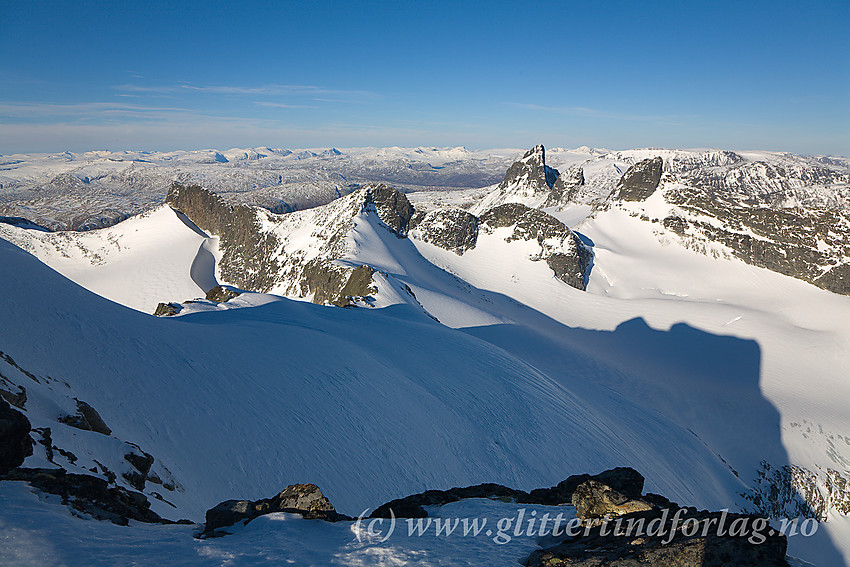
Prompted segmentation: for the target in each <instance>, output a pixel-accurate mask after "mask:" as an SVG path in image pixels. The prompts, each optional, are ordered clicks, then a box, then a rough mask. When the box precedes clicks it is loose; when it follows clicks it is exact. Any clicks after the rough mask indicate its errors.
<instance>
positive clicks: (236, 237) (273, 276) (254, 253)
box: [165, 183, 281, 292]
mask: <svg viewBox="0 0 850 567" xmlns="http://www.w3.org/2000/svg"><path fill="white" fill-rule="evenodd" d="M165 202H166V203H167V204H168V205H170V206H171V208H173V209H174V210H176V211H179V212H181V213H183V214H184V215H186V216H187V217H188V218H189V219H191V221H192V222H193V223H195V224H196V225H197V226H198V227H199V228H200V229H202V230H203V231H205V232H207V233H209V234H214V235H216V236H218V237H219V250H220V251H221V254H222V256H221V260H220V261H219V263H218V269H219V273H220V274H221V277H222V279H224V280H225V281H227V282H229V283H231V284H233V285H235V286H236V287H238V288H240V289H246V290H250V291H258V292H267V291H269V290H270V289H271V288H272V286H273V285H274V284H275V283H276V281H277V276H278V272H279V271H280V268H281V266H280V262H279V261H278V260H277V251H278V249H279V247H280V242H279V241H278V239H277V237H276V236H275V235H274V233H272V232H269V231H266V230H263V229H262V224H261V222H260V217H259V214H260V213H259V209H257V208H254V207H249V206H246V205H229V204H227V203H225V202H224V200H223V199H222V198H221V197H219V196H218V195H216V194H215V193H213V192H211V191H208V190H206V189H204V188H202V187H200V186H198V185H180V184H179V183H175V184H173V185H172V186H171V189H170V190H169V191H168V195H166V197H165ZM264 214H271V213H264Z"/></svg>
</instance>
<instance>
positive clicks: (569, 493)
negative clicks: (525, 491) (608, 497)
mask: <svg viewBox="0 0 850 567" xmlns="http://www.w3.org/2000/svg"><path fill="white" fill-rule="evenodd" d="M589 480H592V481H596V482H599V483H602V484H604V485H606V486H608V487H610V488H611V489H613V490H616V491H617V492H619V493H621V494H623V495H625V496H626V497H627V498H640V496H641V494H642V493H643V483H644V478H643V475H642V474H640V473H639V472H638V471H636V470H635V469H633V468H629V467H617V468H613V469H610V470H607V471H603V472H601V473H599V474H595V475H589V474H578V475H571V476H569V477H567V479H566V480H562V481H561V482H559V483H558V484H557V485H556V486H553V487H551V488H536V489H534V490H532V491H531V492H530V493H529V500H528V502H529V503H533V504H553V503H554V505H557V504H564V503H567V504H571V503H572V500H573V493H574V492H575V490H576V488H578V486H579V485H580V484H582V483H584V482H587V481H589Z"/></svg>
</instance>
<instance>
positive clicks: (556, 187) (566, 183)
mask: <svg viewBox="0 0 850 567" xmlns="http://www.w3.org/2000/svg"><path fill="white" fill-rule="evenodd" d="M555 171H557V170H555ZM582 185H584V170H583V169H582V168H581V166H578V165H575V166H573V167H571V168H569V169H568V170H566V171H565V172H563V173H561V174H560V175H558V178H557V179H556V180H555V183H553V184H552V191H551V193H550V194H549V197H548V198H547V199H546V202H545V203H543V206H544V207H554V206H557V205H565V204H567V203H569V202H570V201H573V200H575V196H576V192H577V191H578V189H579V188H580V187H581V186H582Z"/></svg>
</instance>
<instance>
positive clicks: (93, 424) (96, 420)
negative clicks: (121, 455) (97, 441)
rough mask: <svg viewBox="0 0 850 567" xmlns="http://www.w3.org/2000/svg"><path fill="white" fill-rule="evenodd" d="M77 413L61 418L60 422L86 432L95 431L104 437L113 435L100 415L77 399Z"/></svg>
mask: <svg viewBox="0 0 850 567" xmlns="http://www.w3.org/2000/svg"><path fill="white" fill-rule="evenodd" d="M75 401H76V403H77V413H76V414H75V415H66V416H62V417H60V418H59V422H61V423H64V424H65V425H70V426H71V427H76V428H77V429H82V430H84V431H94V432H95V433H100V434H102V435H112V430H111V429H109V427H107V426H106V423H104V422H103V419H102V418H101V417H100V414H99V413H97V410H95V409H94V408H93V407H91V406H90V405H89V404H87V403H86V402H84V401H82V400H77V399H75Z"/></svg>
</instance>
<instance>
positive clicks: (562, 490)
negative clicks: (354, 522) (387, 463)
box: [371, 467, 644, 518]
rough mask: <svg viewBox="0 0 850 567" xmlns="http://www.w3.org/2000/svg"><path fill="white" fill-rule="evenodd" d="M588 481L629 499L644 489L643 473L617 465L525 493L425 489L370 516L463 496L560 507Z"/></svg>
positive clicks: (407, 513)
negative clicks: (597, 472) (606, 487)
mask: <svg viewBox="0 0 850 567" xmlns="http://www.w3.org/2000/svg"><path fill="white" fill-rule="evenodd" d="M587 481H599V482H604V483H607V486H609V487H613V488H614V489H615V490H619V491H620V492H622V493H623V494H627V495H629V497H630V498H639V497H640V495H641V491H642V490H643V482H644V479H643V475H641V474H640V473H639V472H637V471H636V470H634V469H632V468H627V467H617V468H615V469H610V470H607V471H604V472H601V473H599V474H596V475H589V474H580V475H572V476H570V477H568V478H567V479H566V480H562V481H561V482H559V483H558V484H557V485H556V486H553V487H551V488H535V489H534V490H532V491H531V492H524V491H522V490H516V489H514V488H508V487H506V486H502V485H501V484H492V483H486V484H476V485H474V486H467V487H465V488H459V487H456V488H450V489H449V490H428V491H426V492H422V493H419V494H413V495H411V496H406V497H404V498H398V499H396V500H392V501H390V502H387V503H386V504H382V505H381V506H378V508H376V509H375V511H374V512H372V515H371V517H373V518H389V517H391V516H392V515H394V516H395V517H397V518H425V517H427V516H428V514H427V512H426V511H425V509H424V508H423V506H442V505H444V504H449V503H451V502H457V501H458V500H463V499H465V498H490V499H493V500H512V501H514V502H518V503H521V504H540V505H543V506H559V505H561V504H571V503H572V499H573V492H574V491H575V490H576V488H577V487H578V486H579V485H580V484H582V483H583V482H587ZM391 510H392V512H390V511H391Z"/></svg>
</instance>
